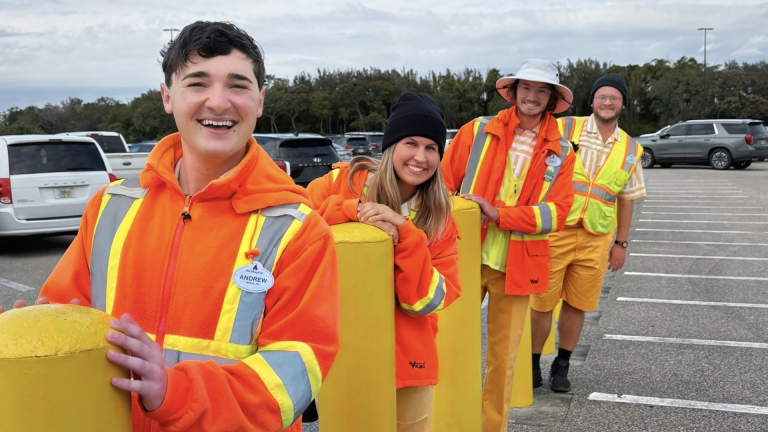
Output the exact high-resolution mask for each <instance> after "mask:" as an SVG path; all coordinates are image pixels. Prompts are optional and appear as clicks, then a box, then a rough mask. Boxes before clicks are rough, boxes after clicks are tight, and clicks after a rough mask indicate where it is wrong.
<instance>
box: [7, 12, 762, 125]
mask: <svg viewBox="0 0 768 432" xmlns="http://www.w3.org/2000/svg"><path fill="white" fill-rule="evenodd" d="M212 5H213V6H214V7H211V6H212ZM735 6H738V7H735ZM744 16H748V17H750V19H749V21H750V22H753V23H765V22H768V6H766V4H765V3H762V4H761V3H759V2H756V1H751V0H738V1H731V2H730V5H729V7H724V6H723V5H722V3H721V2H716V1H714V0H698V1H689V2H686V3H680V2H669V1H662V0H648V1H645V2H641V1H639V0H623V1H622V0H613V1H610V2H606V1H600V0H571V1H565V0H540V1H536V2H531V1H528V0H525V1H523V0H512V1H507V2H499V3H496V4H489V3H488V2H480V1H472V0H463V1H459V0H422V1H419V2H414V1H412V0H411V1H406V0H391V1H386V2H385V1H379V2H376V1H341V2H339V1H332V0H328V1H324V2H318V1H311V0H293V1H278V0H267V1H258V2H249V1H246V0H228V1H227V2H215V3H213V4H212V3H211V2H201V1H191V0H190V1H185V2H182V1H173V2H158V1H149V0H137V1H125V2H105V1H102V0H77V1H75V0H56V1H54V0H38V1H36V2H15V3H10V4H9V2H7V1H6V2H4V3H3V7H2V9H1V10H0V22H3V29H2V30H0V58H1V59H3V61H2V62H0V78H1V79H0V94H8V92H4V88H10V87H13V88H14V89H15V90H16V91H15V92H13V94H14V95H18V94H20V93H19V92H20V91H21V92H22V93H23V91H24V89H27V91H28V92H29V93H34V94H38V95H40V96H38V99H34V98H33V100H38V101H40V102H35V103H37V104H41V103H43V102H44V101H48V102H59V101H60V100H61V98H59V97H58V96H55V97H56V98H55V99H44V95H45V92H46V89H56V91H55V92H54V91H51V95H52V96H51V97H54V96H53V94H56V95H58V94H61V91H62V89H67V88H72V89H73V90H72V92H73V93H76V94H72V96H78V94H84V93H82V92H83V91H85V90H84V89H85V88H88V89H90V90H89V91H90V92H97V91H98V89H103V94H104V95H115V96H116V97H117V96H118V95H123V94H124V89H126V88H142V87H144V88H150V87H151V88H157V86H158V84H159V82H160V81H162V73H161V71H160V67H159V65H158V58H159V55H158V51H159V50H160V48H161V47H162V46H163V44H164V43H165V42H166V41H167V40H168V37H169V35H168V33H166V32H163V31H162V29H164V28H173V27H175V28H182V27H183V26H184V25H186V24H188V23H191V22H193V21H196V20H200V19H203V20H229V21H232V22H234V23H236V24H238V25H239V26H241V27H243V28H244V29H246V30H247V31H248V32H249V33H250V34H251V35H252V36H254V38H255V39H256V40H257V41H259V43H260V44H261V45H262V47H263V48H264V50H265V52H266V57H267V72H268V73H272V74H275V75H278V76H282V77H291V76H293V75H296V74H297V73H299V72H302V71H304V72H309V73H314V72H315V70H316V69H317V68H328V69H337V68H362V67H368V66H374V67H380V68H387V69H389V68H395V69H401V68H403V67H404V68H406V69H411V68H412V69H416V70H417V71H419V72H422V73H423V72H426V71H428V70H430V69H434V70H444V69H446V68H450V69H452V70H456V69H462V68H464V67H465V66H467V67H472V68H478V69H481V70H483V71H485V70H486V69H487V68H488V67H497V68H500V69H502V71H503V72H514V71H515V70H517V68H518V67H519V65H520V64H521V63H522V61H523V60H524V59H526V58H530V57H537V58H545V59H550V60H552V61H553V62H554V61H565V60H566V59H568V58H570V59H573V60H575V59H578V58H587V57H589V58H594V59H598V60H600V61H603V62H609V63H613V64H621V65H623V64H629V63H644V62H647V61H650V60H653V59H656V58H662V59H670V60H676V59H678V58H680V57H681V56H695V57H696V58H697V59H699V61H701V60H702V57H703V56H702V53H701V51H702V50H703V34H702V32H700V31H696V29H697V28H699V27H702V26H709V27H714V28H715V30H714V31H712V32H708V34H707V43H708V47H707V63H709V64H716V63H722V62H724V61H727V60H730V59H736V60H738V61H740V62H741V61H757V60H763V59H765V53H764V51H763V48H762V47H763V45H765V42H766V40H768V39H766V38H768V26H763V25H751V26H747V27H745V25H744V24H745V23H744ZM745 40H747V41H748V42H746V43H744V41H745ZM76 89H80V90H76ZM115 89H123V90H120V91H119V92H118V91H117V90H115ZM78 92H81V93H78ZM88 94H90V93H88ZM81 97H83V96H81ZM120 97H122V96H120ZM28 100H30V99H29V98H25V99H23V100H22V99H19V98H18V97H17V96H12V95H11V96H10V97H3V98H0V110H4V109H7V108H8V107H9V106H14V105H22V104H23V103H29V102H28ZM22 106H23V105H22Z"/></svg>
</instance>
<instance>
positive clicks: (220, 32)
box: [160, 21, 266, 89]
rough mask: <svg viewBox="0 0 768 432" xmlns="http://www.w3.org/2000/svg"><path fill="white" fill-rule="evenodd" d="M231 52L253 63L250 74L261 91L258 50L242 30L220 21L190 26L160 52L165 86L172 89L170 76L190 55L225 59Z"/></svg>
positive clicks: (261, 55)
mask: <svg viewBox="0 0 768 432" xmlns="http://www.w3.org/2000/svg"><path fill="white" fill-rule="evenodd" d="M233 49H236V50H238V51H241V52H243V53H244V54H245V55H246V56H248V57H249V58H250V59H251V60H252V61H253V73H254V74H255V75H256V81H257V82H258V84H259V89H262V88H263V86H264V76H265V74H266V72H265V70H264V53H263V52H262V49H261V47H260V46H259V44H258V43H256V41H255V40H253V38H252V37H251V36H250V35H248V33H246V32H245V31H244V30H242V29H241V28H239V27H237V26H236V25H234V24H232V23H228V22H222V21H216V22H211V21H197V22H195V23H192V24H189V25H188V26H186V27H184V28H183V29H182V30H181V33H179V35H178V36H177V37H176V38H175V39H173V40H172V41H170V42H168V44H166V45H165V47H163V49H161V50H160V57H162V59H163V62H162V67H163V73H164V74H165V84H166V85H167V86H168V87H170V86H171V78H172V77H173V74H175V73H176V72H178V71H179V70H180V69H181V68H183V67H184V66H185V65H186V64H187V63H188V62H189V55H190V54H191V53H197V55H199V56H200V57H202V58H212V57H216V56H220V55H228V54H229V53H231V52H232V50H233Z"/></svg>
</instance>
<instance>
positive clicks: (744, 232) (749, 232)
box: [634, 228, 768, 234]
mask: <svg viewBox="0 0 768 432" xmlns="http://www.w3.org/2000/svg"><path fill="white" fill-rule="evenodd" d="M634 231H660V232H674V233H680V232H689V233H708V234H768V232H763V231H707V230H673V229H656V228H634Z"/></svg>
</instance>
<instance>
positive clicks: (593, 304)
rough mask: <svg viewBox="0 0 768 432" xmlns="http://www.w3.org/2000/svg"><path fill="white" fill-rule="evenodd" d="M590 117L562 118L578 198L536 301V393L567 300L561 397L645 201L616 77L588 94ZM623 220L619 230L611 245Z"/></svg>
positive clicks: (558, 383) (555, 378)
mask: <svg viewBox="0 0 768 432" xmlns="http://www.w3.org/2000/svg"><path fill="white" fill-rule="evenodd" d="M589 98H590V103H591V105H592V110H593V113H592V115H591V116H589V117H563V118H560V119H558V124H559V126H560V131H561V132H562V134H563V136H564V137H566V139H568V141H570V142H572V143H573V144H574V147H575V148H577V149H578V150H577V151H576V165H575V167H574V173H573V187H574V192H575V198H574V203H573V207H572V208H571V211H570V213H569V214H568V217H567V220H566V223H565V224H566V229H564V230H563V231H561V232H558V233H556V234H553V235H552V236H551V237H550V239H549V244H550V248H551V261H552V271H551V273H550V278H549V290H548V291H547V292H546V293H542V294H537V295H535V296H533V299H532V301H531V333H532V335H531V339H532V340H531V345H532V346H531V351H532V353H533V359H532V360H533V387H534V388H536V387H540V386H541V385H542V384H543V380H542V377H541V368H540V366H539V360H540V357H541V350H542V348H543V346H544V342H545V341H546V339H547V336H548V334H549V331H550V327H551V325H552V310H553V309H554V308H555V306H556V305H557V303H558V302H559V301H560V299H562V300H563V305H562V309H561V312H560V319H559V321H558V330H559V335H560V339H559V347H558V348H559V349H558V354H557V358H556V359H555V360H554V361H553V362H552V367H551V368H550V372H549V383H550V387H551V388H552V390H554V391H556V392H567V391H570V390H571V383H570V381H569V380H568V368H569V360H570V357H571V353H572V352H573V349H574V348H575V347H576V343H577V342H578V341H579V336H580V335H581V329H582V326H583V324H584V312H585V311H594V310H596V309H597V305H598V302H599V300H600V292H601V290H602V286H603V278H604V277H605V271H606V268H608V269H610V270H611V271H614V272H616V271H618V270H619V269H620V268H621V267H622V266H623V265H624V260H625V259H626V257H627V250H626V248H627V241H628V236H629V227H630V224H631V222H632V211H633V204H632V203H633V200H635V199H637V198H641V197H643V196H645V185H644V183H643V172H642V170H641V168H640V165H639V164H638V163H637V162H638V160H639V159H640V155H641V154H642V153H643V149H642V147H640V145H639V144H637V142H635V141H633V140H631V139H630V137H629V135H627V133H626V132H624V131H623V130H621V129H619V126H618V118H619V115H620V114H621V111H622V107H625V106H626V104H627V86H626V84H625V83H624V79H623V78H622V77H621V76H620V75H617V74H608V75H605V76H603V77H602V78H600V79H598V80H597V81H596V82H595V84H594V85H593V86H592V92H591V94H590V95H589ZM616 214H618V232H617V234H616V240H615V241H614V242H613V243H612V242H611V240H613V235H612V234H613V232H614V228H615V227H616V226H617V225H616V223H615V222H616Z"/></svg>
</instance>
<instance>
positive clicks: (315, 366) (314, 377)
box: [259, 341, 323, 397]
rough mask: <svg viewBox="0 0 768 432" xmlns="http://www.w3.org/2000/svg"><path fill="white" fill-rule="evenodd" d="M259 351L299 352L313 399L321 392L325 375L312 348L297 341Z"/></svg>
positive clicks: (266, 347) (263, 348) (284, 342)
mask: <svg viewBox="0 0 768 432" xmlns="http://www.w3.org/2000/svg"><path fill="white" fill-rule="evenodd" d="M259 351H295V352H298V353H299V355H300V356H301V359H302V360H303V361H304V367H306V368H307V376H308V377H309V385H310V387H311V388H312V397H315V396H317V393H318V392H319V391H320V384H322V382H323V374H322V372H321V371H320V364H319V363H318V362H317V357H315V352H314V351H312V348H311V347H310V346H309V345H307V344H305V343H303V342H297V341H280V342H275V343H271V344H269V345H266V346H263V347H260V348H259Z"/></svg>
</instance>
